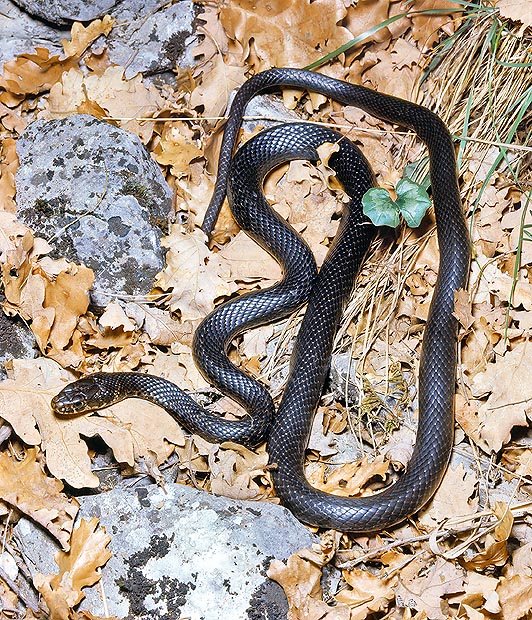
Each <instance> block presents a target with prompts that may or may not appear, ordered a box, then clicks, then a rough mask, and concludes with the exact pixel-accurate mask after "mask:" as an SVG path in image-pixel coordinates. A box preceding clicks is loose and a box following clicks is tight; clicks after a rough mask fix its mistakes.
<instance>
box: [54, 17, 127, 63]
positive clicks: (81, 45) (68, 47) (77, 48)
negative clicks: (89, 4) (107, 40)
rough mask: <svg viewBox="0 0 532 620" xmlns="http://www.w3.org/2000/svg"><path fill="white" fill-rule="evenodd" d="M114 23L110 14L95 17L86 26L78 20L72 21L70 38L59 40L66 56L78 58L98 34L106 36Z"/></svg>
mask: <svg viewBox="0 0 532 620" xmlns="http://www.w3.org/2000/svg"><path fill="white" fill-rule="evenodd" d="M114 23H115V20H114V19H113V18H112V17H111V16H110V15H105V17H103V18H102V19H95V20H94V21H92V22H91V23H90V24H89V25H88V26H87V27H85V26H83V24H80V23H79V22H74V23H73V24H72V29H71V31H70V39H71V40H70V41H69V40H68V39H63V40H62V41H61V43H62V44H63V49H64V50H65V54H66V56H67V58H68V57H70V56H76V57H78V58H79V56H81V54H83V52H84V51H85V50H86V49H87V47H89V45H90V44H91V43H92V42H93V41H95V40H96V39H97V38H98V37H99V36H100V35H102V34H103V35H105V36H107V35H108V34H109V33H110V32H111V30H112V28H113V26H114Z"/></svg>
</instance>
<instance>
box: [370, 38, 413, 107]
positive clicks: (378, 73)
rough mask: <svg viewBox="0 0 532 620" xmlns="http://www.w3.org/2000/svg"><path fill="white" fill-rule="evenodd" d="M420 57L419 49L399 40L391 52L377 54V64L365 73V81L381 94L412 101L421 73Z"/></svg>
mask: <svg viewBox="0 0 532 620" xmlns="http://www.w3.org/2000/svg"><path fill="white" fill-rule="evenodd" d="M366 57H368V55H367V54H366ZM418 57H419V50H418V49H417V48H415V47H414V46H413V45H411V44H409V43H407V42H406V41H403V42H402V43H401V39H399V40H398V41H396V42H395V43H394V44H393V46H392V48H391V49H390V50H389V51H388V50H382V51H380V52H379V53H378V54H375V57H374V63H375V64H374V65H373V66H372V67H371V68H370V69H368V70H367V71H365V72H364V80H365V81H369V82H370V83H371V85H372V86H373V87H374V88H375V89H376V90H378V91H380V92H383V93H389V94H393V95H395V96H397V97H402V98H403V99H407V100H409V101H412V100H413V99H414V94H415V84H416V82H417V80H418V78H419V74H420V72H421V69H420V67H419V66H418V64H417V63H418V60H419V58H418ZM414 58H415V59H414Z"/></svg>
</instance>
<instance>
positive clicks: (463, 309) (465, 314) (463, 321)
mask: <svg viewBox="0 0 532 620" xmlns="http://www.w3.org/2000/svg"><path fill="white" fill-rule="evenodd" d="M453 315H454V316H455V317H456V318H457V319H458V320H459V321H460V325H461V326H462V327H463V328H464V329H469V328H470V327H471V326H472V325H473V323H474V322H475V317H474V316H473V314H472V313H471V299H470V298H469V293H468V292H467V291H466V290H464V289H463V288H461V289H458V290H457V291H455V292H454V312H453Z"/></svg>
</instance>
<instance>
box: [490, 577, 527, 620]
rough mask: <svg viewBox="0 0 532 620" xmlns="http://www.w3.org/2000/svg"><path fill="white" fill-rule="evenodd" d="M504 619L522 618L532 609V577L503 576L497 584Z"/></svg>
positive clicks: (519, 619)
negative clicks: (506, 577)
mask: <svg viewBox="0 0 532 620" xmlns="http://www.w3.org/2000/svg"><path fill="white" fill-rule="evenodd" d="M497 594H498V595H499V600H500V603H501V609H502V617H503V618H504V620H521V619H522V618H526V617H527V615H528V614H529V613H530V611H531V610H532V577H528V576H525V575H514V576H513V577H511V578H510V579H505V578H504V577H501V579H500V581H499V585H498V586H497Z"/></svg>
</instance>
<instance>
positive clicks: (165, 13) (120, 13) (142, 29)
mask: <svg viewBox="0 0 532 620" xmlns="http://www.w3.org/2000/svg"><path fill="white" fill-rule="evenodd" d="M111 15H112V16H113V17H116V19H117V21H118V23H117V25H115V27H114V28H113V30H111V32H110V34H109V36H108V37H107V39H106V40H105V44H106V45H107V47H108V50H109V58H110V60H111V61H112V62H113V63H115V64H117V65H122V66H123V67H125V68H126V77H127V78H130V77H132V76H134V75H136V74H137V73H139V72H141V73H143V74H144V75H154V74H159V73H162V72H165V71H172V70H173V69H175V67H176V65H179V66H188V65H190V64H192V62H191V58H187V59H185V58H186V57H187V55H189V54H187V52H188V51H189V48H188V43H189V42H190V41H191V40H193V39H191V35H192V30H193V21H194V17H195V9H194V5H193V3H192V0H182V1H181V2H177V3H175V4H173V3H169V2H161V0H127V1H124V2H122V3H121V4H120V7H119V10H113V11H111Z"/></svg>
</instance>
